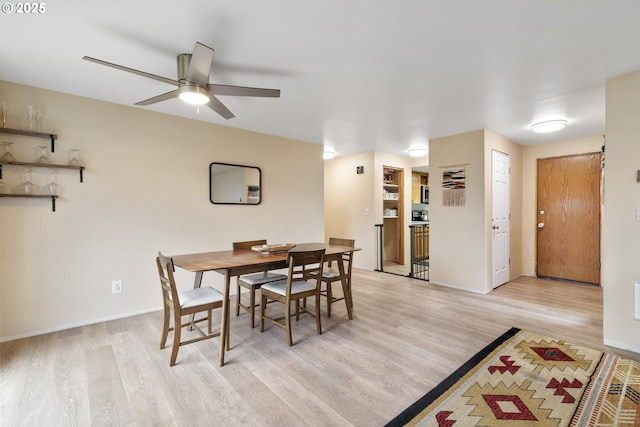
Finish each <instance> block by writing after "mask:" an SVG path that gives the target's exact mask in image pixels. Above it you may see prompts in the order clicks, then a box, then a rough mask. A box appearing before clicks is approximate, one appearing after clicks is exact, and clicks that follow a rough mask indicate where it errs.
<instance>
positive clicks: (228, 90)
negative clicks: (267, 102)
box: [209, 84, 280, 98]
mask: <svg viewBox="0 0 640 427" xmlns="http://www.w3.org/2000/svg"><path fill="white" fill-rule="evenodd" d="M209 90H210V91H211V92H213V93H214V94H216V95H229V96H260V97H266V98H280V89H262V88H259V87H243V86H229V85H216V84H210V85H209Z"/></svg>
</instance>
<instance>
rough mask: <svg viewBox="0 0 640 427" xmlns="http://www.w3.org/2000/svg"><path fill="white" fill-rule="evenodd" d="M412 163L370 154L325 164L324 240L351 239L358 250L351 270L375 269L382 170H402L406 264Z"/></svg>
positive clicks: (398, 158) (380, 216)
mask: <svg viewBox="0 0 640 427" xmlns="http://www.w3.org/2000/svg"><path fill="white" fill-rule="evenodd" d="M412 162H415V160H413V159H410V158H407V157H401V156H395V155H391V154H386V153H379V152H373V151H370V152H366V153H361V154H355V155H351V156H344V157H337V158H335V159H331V160H326V161H325V170H324V174H325V238H326V239H328V238H329V237H344V238H348V239H355V240H356V246H358V247H360V248H362V250H361V251H358V252H357V253H356V255H355V256H354V259H353V263H354V266H357V267H360V268H364V269H368V270H373V269H375V268H376V257H377V253H376V234H375V231H376V230H375V225H376V224H382V221H383V220H382V212H383V206H382V169H383V166H393V167H396V168H401V169H404V218H403V220H404V221H403V222H404V236H405V237H404V255H405V256H404V261H405V263H408V262H409V255H410V254H409V224H410V223H411V165H412ZM357 166H364V174H362V175H357V174H356V167H357ZM365 209H368V210H369V215H365Z"/></svg>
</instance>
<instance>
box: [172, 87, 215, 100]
mask: <svg viewBox="0 0 640 427" xmlns="http://www.w3.org/2000/svg"><path fill="white" fill-rule="evenodd" d="M178 96H179V97H180V99H181V100H183V101H184V102H186V103H187V104H191V105H204V104H206V103H207V102H209V91H208V90H207V89H205V88H203V87H200V86H198V85H182V86H180V93H179V95H178Z"/></svg>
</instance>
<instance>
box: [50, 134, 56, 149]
mask: <svg viewBox="0 0 640 427" xmlns="http://www.w3.org/2000/svg"><path fill="white" fill-rule="evenodd" d="M49 138H51V152H52V153H53V152H54V151H56V144H55V141H56V136H55V135H54V134H49Z"/></svg>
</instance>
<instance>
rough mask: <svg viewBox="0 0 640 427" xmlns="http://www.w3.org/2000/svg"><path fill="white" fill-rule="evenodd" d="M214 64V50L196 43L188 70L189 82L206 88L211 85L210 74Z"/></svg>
mask: <svg viewBox="0 0 640 427" xmlns="http://www.w3.org/2000/svg"><path fill="white" fill-rule="evenodd" d="M212 62H213V49H211V48H210V47H208V46H205V45H203V44H202V43H200V42H196V45H195V47H194V48H193V54H192V55H191V62H189V69H188V70H187V81H189V82H190V83H195V84H198V85H200V86H203V87H205V86H206V85H207V83H209V72H210V71H211V63H212Z"/></svg>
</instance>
